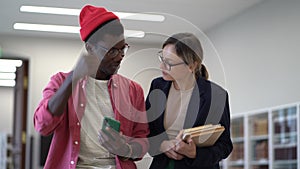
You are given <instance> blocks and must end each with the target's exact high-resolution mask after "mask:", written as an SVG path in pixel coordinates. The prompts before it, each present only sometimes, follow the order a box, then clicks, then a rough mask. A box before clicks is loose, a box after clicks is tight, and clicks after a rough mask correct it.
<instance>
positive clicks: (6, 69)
mask: <svg viewBox="0 0 300 169" xmlns="http://www.w3.org/2000/svg"><path fill="white" fill-rule="evenodd" d="M16 70H17V68H16V67H15V66H0V72H12V73H15V72H16Z"/></svg>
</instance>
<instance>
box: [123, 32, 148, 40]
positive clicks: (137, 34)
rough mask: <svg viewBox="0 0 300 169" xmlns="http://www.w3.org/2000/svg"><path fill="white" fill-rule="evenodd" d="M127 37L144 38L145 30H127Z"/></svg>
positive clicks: (125, 33) (125, 34)
mask: <svg viewBox="0 0 300 169" xmlns="http://www.w3.org/2000/svg"><path fill="white" fill-rule="evenodd" d="M124 36H125V37H135V38H143V37H144V36H145V32H143V31H134V30H125V31H124Z"/></svg>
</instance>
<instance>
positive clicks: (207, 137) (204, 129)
mask: <svg viewBox="0 0 300 169" xmlns="http://www.w3.org/2000/svg"><path fill="white" fill-rule="evenodd" d="M224 130H225V128H224V126H221V125H220V124H216V125H212V124H207V125H203V126H198V127H193V128H189V129H185V130H184V131H183V135H182V139H183V140H185V141H186V140H187V139H188V138H192V139H193V141H194V143H195V144H196V145H197V146H198V147H208V146H212V145H214V144H215V142H216V141H217V140H218V138H219V137H220V136H221V134H222V133H223V131H224Z"/></svg>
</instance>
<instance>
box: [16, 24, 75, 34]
mask: <svg viewBox="0 0 300 169" xmlns="http://www.w3.org/2000/svg"><path fill="white" fill-rule="evenodd" d="M13 27H14V29H17V30H31V31H43V32H62V33H79V29H80V28H79V27H78V26H65V25H46V24H33V23H15V24H14V26H13Z"/></svg>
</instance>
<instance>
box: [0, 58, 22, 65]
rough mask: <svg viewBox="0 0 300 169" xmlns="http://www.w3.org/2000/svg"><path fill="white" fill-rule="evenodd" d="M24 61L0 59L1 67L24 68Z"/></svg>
mask: <svg viewBox="0 0 300 169" xmlns="http://www.w3.org/2000/svg"><path fill="white" fill-rule="evenodd" d="M22 64H23V62H22V60H13V59H0V67H2V66H16V67H20V66H22Z"/></svg>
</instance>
